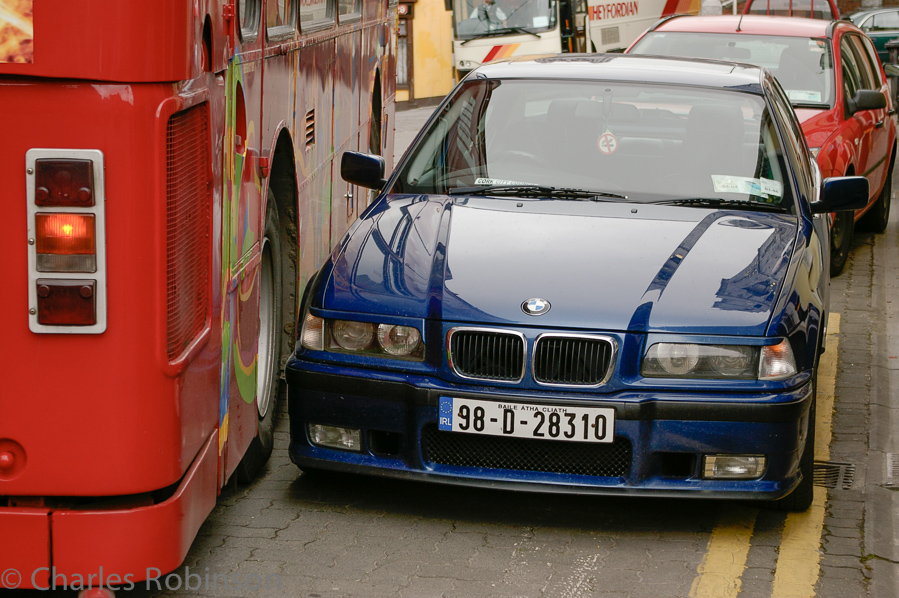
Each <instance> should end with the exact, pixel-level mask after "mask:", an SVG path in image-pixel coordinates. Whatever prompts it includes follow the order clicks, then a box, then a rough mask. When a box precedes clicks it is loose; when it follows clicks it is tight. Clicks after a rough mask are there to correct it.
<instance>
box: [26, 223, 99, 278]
mask: <svg viewBox="0 0 899 598" xmlns="http://www.w3.org/2000/svg"><path fill="white" fill-rule="evenodd" d="M34 220H35V228H36V229H37V230H36V233H37V234H36V235H35V245H36V247H35V249H36V251H37V269H38V271H39V272H96V271H97V257H96V254H97V230H96V224H95V220H96V219H95V217H94V215H93V214H71V213H63V214H58V213H39V214H35V216H34Z"/></svg>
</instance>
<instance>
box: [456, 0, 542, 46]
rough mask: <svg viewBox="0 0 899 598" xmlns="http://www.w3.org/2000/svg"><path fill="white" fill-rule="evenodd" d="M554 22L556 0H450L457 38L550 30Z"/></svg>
mask: <svg viewBox="0 0 899 598" xmlns="http://www.w3.org/2000/svg"><path fill="white" fill-rule="evenodd" d="M555 25H556V2H555V0H453V28H454V31H455V33H456V38H458V39H474V38H477V37H481V36H484V35H493V34H494V33H495V32H499V33H502V32H504V31H508V32H509V33H515V30H516V29H525V30H527V31H529V32H532V33H538V32H540V31H549V30H550V29H552V28H554V27H555Z"/></svg>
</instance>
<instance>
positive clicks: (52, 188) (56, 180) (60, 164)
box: [34, 159, 94, 208]
mask: <svg viewBox="0 0 899 598" xmlns="http://www.w3.org/2000/svg"><path fill="white" fill-rule="evenodd" d="M92 166H93V164H92V163H91V161H90V160H47V159H44V160H35V163H34V203H35V205H38V206H42V207H55V206H65V207H73V208H75V207H80V208H87V207H90V206H92V205H94V173H93V168H92Z"/></svg>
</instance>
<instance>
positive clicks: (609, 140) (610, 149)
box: [596, 130, 618, 156]
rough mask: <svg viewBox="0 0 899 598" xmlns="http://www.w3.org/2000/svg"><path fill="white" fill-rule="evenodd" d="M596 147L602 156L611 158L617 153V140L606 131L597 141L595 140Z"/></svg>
mask: <svg viewBox="0 0 899 598" xmlns="http://www.w3.org/2000/svg"><path fill="white" fill-rule="evenodd" d="M596 147H597V148H598V149H599V151H600V152H602V153H603V154H605V155H607V156H611V155H612V154H614V153H615V152H616V151H618V138H617V137H615V136H614V135H612V132H611V131H609V130H606V132H605V133H603V134H602V135H600V136H599V139H597V140H596Z"/></svg>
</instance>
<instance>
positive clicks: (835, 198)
mask: <svg viewBox="0 0 899 598" xmlns="http://www.w3.org/2000/svg"><path fill="white" fill-rule="evenodd" d="M866 205H868V179H866V178H865V177H863V176H840V177H830V178H826V179H824V187H823V189H822V190H821V199H819V200H818V201H816V202H814V203H813V204H812V213H813V214H826V213H828V212H842V211H844V210H861V209H862V208H864V207H865V206H866Z"/></svg>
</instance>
